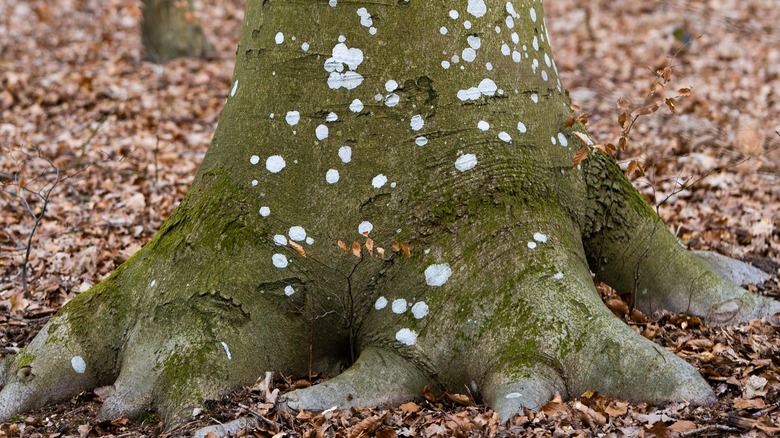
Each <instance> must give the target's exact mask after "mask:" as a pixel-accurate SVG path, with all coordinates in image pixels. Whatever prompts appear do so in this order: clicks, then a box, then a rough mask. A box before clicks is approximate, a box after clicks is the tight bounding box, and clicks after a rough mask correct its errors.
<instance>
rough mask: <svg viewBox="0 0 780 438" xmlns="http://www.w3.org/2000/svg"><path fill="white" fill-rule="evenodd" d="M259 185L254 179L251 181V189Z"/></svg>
mask: <svg viewBox="0 0 780 438" xmlns="http://www.w3.org/2000/svg"><path fill="white" fill-rule="evenodd" d="M258 184H260V183H259V182H258V181H257V180H256V179H253V180H252V187H257V185H258Z"/></svg>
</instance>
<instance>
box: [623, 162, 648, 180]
mask: <svg viewBox="0 0 780 438" xmlns="http://www.w3.org/2000/svg"><path fill="white" fill-rule="evenodd" d="M635 173H639V175H640V176H641V175H644V174H645V170H644V169H643V168H642V164H641V163H640V162H639V161H637V160H631V161H629V162H628V169H626V174H627V175H628V177H629V178H633V176H634V174H635Z"/></svg>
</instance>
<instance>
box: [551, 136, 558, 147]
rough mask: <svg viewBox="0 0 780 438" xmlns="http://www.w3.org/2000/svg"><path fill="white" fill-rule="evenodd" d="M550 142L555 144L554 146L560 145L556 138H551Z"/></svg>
mask: <svg viewBox="0 0 780 438" xmlns="http://www.w3.org/2000/svg"><path fill="white" fill-rule="evenodd" d="M550 142H551V143H552V144H554V145H555V144H558V141H557V140H556V139H555V137H550Z"/></svg>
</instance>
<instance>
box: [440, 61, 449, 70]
mask: <svg viewBox="0 0 780 438" xmlns="http://www.w3.org/2000/svg"><path fill="white" fill-rule="evenodd" d="M441 68H443V69H445V70H447V69H448V68H450V62H449V61H447V60H444V61H442V62H441Z"/></svg>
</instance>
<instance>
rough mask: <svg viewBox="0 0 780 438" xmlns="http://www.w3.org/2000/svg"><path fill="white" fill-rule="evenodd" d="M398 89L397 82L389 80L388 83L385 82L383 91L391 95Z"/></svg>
mask: <svg viewBox="0 0 780 438" xmlns="http://www.w3.org/2000/svg"><path fill="white" fill-rule="evenodd" d="M397 89H398V82H396V81H394V80H392V79H390V80H389V81H387V82H385V90H387V92H388V93H392V92H393V91H395V90H397Z"/></svg>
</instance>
